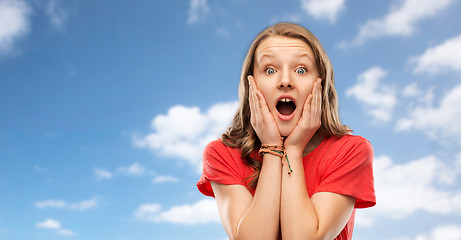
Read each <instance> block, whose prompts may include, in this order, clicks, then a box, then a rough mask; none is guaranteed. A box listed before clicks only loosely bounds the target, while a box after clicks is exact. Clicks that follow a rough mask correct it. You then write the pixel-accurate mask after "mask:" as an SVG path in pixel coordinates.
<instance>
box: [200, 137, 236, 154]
mask: <svg viewBox="0 0 461 240" xmlns="http://www.w3.org/2000/svg"><path fill="white" fill-rule="evenodd" d="M213 153H219V154H224V155H228V154H231V155H233V154H235V153H240V151H239V150H238V148H232V147H229V146H227V145H226V144H224V142H223V141H222V140H221V139H216V140H214V141H211V142H209V143H208V144H207V145H206V146H205V150H204V154H213Z"/></svg>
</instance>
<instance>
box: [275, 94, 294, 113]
mask: <svg viewBox="0 0 461 240" xmlns="http://www.w3.org/2000/svg"><path fill="white" fill-rule="evenodd" d="M275 108H277V111H278V112H279V113H280V114H281V115H283V116H290V115H291V114H293V112H294V111H295V110H296V104H295V103H294V102H293V100H292V99H290V98H287V97H282V98H280V99H279V101H278V102H277V105H276V106H275Z"/></svg>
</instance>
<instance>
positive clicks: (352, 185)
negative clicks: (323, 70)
mask: <svg viewBox="0 0 461 240" xmlns="http://www.w3.org/2000/svg"><path fill="white" fill-rule="evenodd" d="M252 157H254V158H258V159H260V158H259V157H258V156H257V153H256V152H255V154H254V155H252ZM260 160H262V159H260ZM303 163H304V172H305V175H306V186H307V192H308V193H309V196H310V197H312V195H313V194H314V193H317V192H332V193H338V194H342V195H349V196H353V197H355V199H356V201H355V208H367V207H372V206H374V205H375V204H376V197H375V191H374V180H373V148H372V147H371V144H370V142H368V140H366V139H365V138H363V137H360V136H354V135H346V136H343V137H340V138H338V137H329V138H325V139H324V140H323V141H322V142H321V143H320V145H319V146H317V148H315V149H314V151H312V152H311V153H309V154H308V155H307V156H305V157H304V158H303ZM253 172H254V170H253V168H252V167H250V166H248V165H247V164H246V162H245V161H244V160H242V159H241V154H240V151H239V149H237V148H231V147H228V146H226V145H224V144H223V142H222V141H221V140H215V141H213V142H210V143H209V144H208V145H207V146H206V148H205V151H204V153H203V174H202V176H201V178H200V180H199V181H198V183H197V187H198V189H199V190H200V192H201V193H203V194H204V195H206V196H210V197H214V193H213V189H212V188H211V184H210V181H213V182H216V183H220V184H228V185H232V184H239V185H243V186H246V187H247V188H248V190H249V191H250V192H251V193H252V194H253V195H254V193H255V191H254V189H250V188H249V187H248V184H249V182H250V181H251V179H248V178H249V177H250V176H251V175H252V174H253ZM354 219H355V209H354V211H353V213H352V215H351V217H350V219H349V221H348V222H347V224H346V226H345V227H344V229H343V230H342V231H341V233H340V234H339V235H338V236H337V237H336V238H335V240H349V239H352V231H353V228H354Z"/></svg>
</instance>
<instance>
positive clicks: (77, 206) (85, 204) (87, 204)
mask: <svg viewBox="0 0 461 240" xmlns="http://www.w3.org/2000/svg"><path fill="white" fill-rule="evenodd" d="M35 206H36V207H37V208H39V209H43V208H61V209H68V210H79V211H82V210H87V209H90V208H94V207H97V206H98V199H97V198H92V199H88V200H83V201H81V202H77V203H66V202H65V201H63V200H54V199H50V200H45V201H42V202H36V203H35Z"/></svg>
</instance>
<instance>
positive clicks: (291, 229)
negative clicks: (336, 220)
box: [280, 150, 322, 239]
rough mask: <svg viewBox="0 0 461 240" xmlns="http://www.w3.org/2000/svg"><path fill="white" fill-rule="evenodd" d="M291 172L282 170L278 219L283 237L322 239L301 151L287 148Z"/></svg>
mask: <svg viewBox="0 0 461 240" xmlns="http://www.w3.org/2000/svg"><path fill="white" fill-rule="evenodd" d="M287 156H288V159H289V161H290V165H291V168H292V169H293V172H292V173H291V174H290V175H288V174H286V171H285V170H284V171H282V189H281V206H280V207H281V209H280V218H281V219H280V220H281V228H282V236H283V238H284V239H322V238H321V234H320V232H319V219H318V216H317V213H316V211H315V208H314V205H313V203H312V200H311V199H310V198H309V194H308V192H307V188H306V180H305V174H304V166H303V161H302V158H303V156H302V152H299V151H291V152H290V151H289V150H287Z"/></svg>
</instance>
